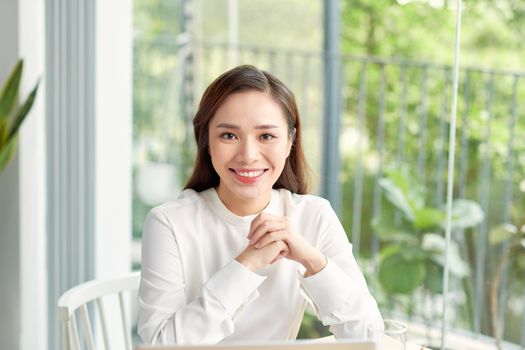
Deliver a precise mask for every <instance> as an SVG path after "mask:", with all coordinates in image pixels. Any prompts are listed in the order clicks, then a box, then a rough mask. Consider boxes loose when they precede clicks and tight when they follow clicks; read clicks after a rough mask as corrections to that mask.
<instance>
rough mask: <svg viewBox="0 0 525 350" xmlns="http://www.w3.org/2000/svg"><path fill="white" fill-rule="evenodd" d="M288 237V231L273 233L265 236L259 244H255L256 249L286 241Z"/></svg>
mask: <svg viewBox="0 0 525 350" xmlns="http://www.w3.org/2000/svg"><path fill="white" fill-rule="evenodd" d="M287 237H288V231H287V230H279V231H273V232H269V233H267V234H265V235H264V236H262V237H261V239H259V240H258V241H257V242H255V245H254V246H255V248H262V247H264V246H266V245H267V244H270V243H274V242H278V241H284V240H285V239H286V238H287Z"/></svg>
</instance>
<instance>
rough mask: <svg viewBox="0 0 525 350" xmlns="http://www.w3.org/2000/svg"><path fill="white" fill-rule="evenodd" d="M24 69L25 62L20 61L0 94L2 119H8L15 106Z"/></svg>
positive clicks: (0, 117)
mask: <svg viewBox="0 0 525 350" xmlns="http://www.w3.org/2000/svg"><path fill="white" fill-rule="evenodd" d="M23 69H24V61H23V60H18V62H17V63H16V65H15V67H14V68H13V70H12V71H11V73H10V74H9V77H8V78H7V80H6V82H5V83H4V85H3V86H2V91H1V92H0V119H7V118H8V116H9V113H10V112H11V110H12V109H13V106H14V105H15V102H16V99H17V96H18V89H19V87H20V80H21V79H22V71H23Z"/></svg>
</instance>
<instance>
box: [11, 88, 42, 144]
mask: <svg viewBox="0 0 525 350" xmlns="http://www.w3.org/2000/svg"><path fill="white" fill-rule="evenodd" d="M39 84H40V82H37V83H36V85H35V87H34V88H33V91H31V93H30V94H29V96H28V97H27V99H26V100H25V102H24V104H23V105H22V107H20V109H19V110H18V112H17V113H16V116H15V120H14V122H13V125H12V126H11V130H10V131H9V136H8V137H7V139H8V140H9V139H11V138H12V137H14V135H16V133H17V132H18V129H20V125H22V122H23V121H24V119H25V117H26V116H27V114H28V113H29V111H30V110H31V107H33V103H34V102H35V98H36V93H37V91H38V85H39Z"/></svg>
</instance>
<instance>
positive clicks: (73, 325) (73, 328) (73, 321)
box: [69, 312, 80, 350]
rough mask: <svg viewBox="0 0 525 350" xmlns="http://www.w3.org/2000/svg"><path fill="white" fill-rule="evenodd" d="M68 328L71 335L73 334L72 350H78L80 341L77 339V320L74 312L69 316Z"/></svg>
mask: <svg viewBox="0 0 525 350" xmlns="http://www.w3.org/2000/svg"><path fill="white" fill-rule="evenodd" d="M69 326H70V327H71V334H73V339H72V341H73V344H74V345H73V346H72V348H73V349H75V350H80V340H79V338H78V326H77V318H76V316H75V313H74V312H73V313H72V314H71V322H70V323H69Z"/></svg>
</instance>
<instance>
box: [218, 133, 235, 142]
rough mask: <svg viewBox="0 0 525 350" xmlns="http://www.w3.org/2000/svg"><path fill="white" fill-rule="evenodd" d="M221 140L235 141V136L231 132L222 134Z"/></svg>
mask: <svg viewBox="0 0 525 350" xmlns="http://www.w3.org/2000/svg"><path fill="white" fill-rule="evenodd" d="M221 139H224V140H235V135H234V134H232V133H231V132H223V133H222V134H221Z"/></svg>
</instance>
